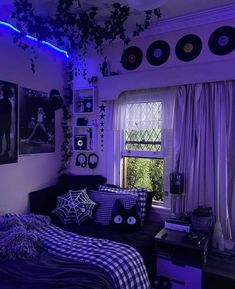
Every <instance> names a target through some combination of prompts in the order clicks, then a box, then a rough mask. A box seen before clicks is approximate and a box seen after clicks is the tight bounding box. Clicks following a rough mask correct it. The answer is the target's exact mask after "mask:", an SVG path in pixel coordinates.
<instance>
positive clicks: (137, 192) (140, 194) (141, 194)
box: [98, 185, 148, 222]
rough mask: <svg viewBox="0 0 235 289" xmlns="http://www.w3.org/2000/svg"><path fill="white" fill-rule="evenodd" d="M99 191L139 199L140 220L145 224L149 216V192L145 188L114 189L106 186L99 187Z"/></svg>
mask: <svg viewBox="0 0 235 289" xmlns="http://www.w3.org/2000/svg"><path fill="white" fill-rule="evenodd" d="M98 190H99V191H102V192H111V193H119V194H130V195H134V196H136V197H137V198H138V202H137V203H138V206H139V208H140V213H141V214H140V219H141V222H144V221H145V219H146V214H147V195H148V190H147V189H145V188H138V189H123V188H113V187H109V186H105V185H99V186H98Z"/></svg>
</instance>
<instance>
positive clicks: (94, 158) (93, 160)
mask: <svg viewBox="0 0 235 289" xmlns="http://www.w3.org/2000/svg"><path fill="white" fill-rule="evenodd" d="M98 162H99V157H98V155H97V154H94V153H92V154H89V157H88V167H89V168H90V169H95V168H96V167H97V165H98Z"/></svg>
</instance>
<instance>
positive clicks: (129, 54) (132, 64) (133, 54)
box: [121, 46, 143, 70]
mask: <svg viewBox="0 0 235 289" xmlns="http://www.w3.org/2000/svg"><path fill="white" fill-rule="evenodd" d="M142 60H143V53H142V51H141V49H140V48H139V47H137V46H131V47H128V48H127V49H125V50H124V52H123V54H122V59H121V63H122V66H123V67H124V68H125V69H127V70H134V69H136V68H137V67H139V66H140V64H141V62H142Z"/></svg>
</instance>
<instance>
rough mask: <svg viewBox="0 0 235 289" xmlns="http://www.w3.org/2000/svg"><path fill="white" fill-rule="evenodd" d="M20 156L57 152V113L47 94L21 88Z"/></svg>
mask: <svg viewBox="0 0 235 289" xmlns="http://www.w3.org/2000/svg"><path fill="white" fill-rule="evenodd" d="M19 150H20V154H41V153H52V152H54V151H55V111H54V110H53V109H52V107H51V105H50V99H49V95H48V93H46V92H42V91H37V90H33V89H29V88H23V87H21V88H20V146H19Z"/></svg>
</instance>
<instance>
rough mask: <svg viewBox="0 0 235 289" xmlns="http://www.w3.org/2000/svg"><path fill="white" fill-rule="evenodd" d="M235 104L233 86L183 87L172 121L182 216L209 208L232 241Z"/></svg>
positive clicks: (229, 83) (225, 83)
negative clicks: (181, 188)
mask: <svg viewBox="0 0 235 289" xmlns="http://www.w3.org/2000/svg"><path fill="white" fill-rule="evenodd" d="M234 99H235V93H234V84H233V82H232V81H226V82H215V83H204V84H190V85H184V86H180V87H179V88H178V91H177V95H176V100H175V117H174V145H173V148H174V152H173V163H174V171H175V172H178V173H183V174H184V191H185V198H184V210H188V211H192V210H193V209H195V208H196V207H197V206H198V205H204V206H211V207H212V208H213V211H214V213H215V215H216V217H217V219H219V220H220V222H221V223H222V227H223V230H224V234H225V236H226V237H228V238H230V237H231V226H230V221H231V220H233V216H232V212H233V211H234V210H233V203H234V184H235V182H234V176H235V149H234V145H235V100H234ZM234 224H235V223H234Z"/></svg>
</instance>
